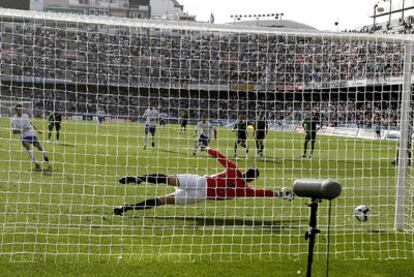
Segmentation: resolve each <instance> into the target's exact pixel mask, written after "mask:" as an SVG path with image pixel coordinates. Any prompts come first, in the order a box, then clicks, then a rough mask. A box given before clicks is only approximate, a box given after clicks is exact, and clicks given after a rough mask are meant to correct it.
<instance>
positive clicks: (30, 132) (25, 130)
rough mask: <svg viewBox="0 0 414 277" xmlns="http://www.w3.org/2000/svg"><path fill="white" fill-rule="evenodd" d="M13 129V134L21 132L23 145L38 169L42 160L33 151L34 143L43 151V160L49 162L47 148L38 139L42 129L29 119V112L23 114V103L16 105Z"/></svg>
mask: <svg viewBox="0 0 414 277" xmlns="http://www.w3.org/2000/svg"><path fill="white" fill-rule="evenodd" d="M11 130H12V132H13V134H20V135H21V141H22V145H23V147H24V148H25V149H26V150H27V152H28V153H29V156H30V158H31V159H32V161H33V162H34V164H35V166H36V170H41V169H42V167H41V165H40V162H39V161H38V160H37V159H36V156H35V155H34V153H33V150H32V145H33V146H34V147H36V148H37V149H39V151H40V152H41V153H42V157H43V160H44V161H45V162H46V163H48V162H49V158H48V157H47V155H46V152H45V150H44V149H43V147H42V145H41V144H40V142H39V140H38V139H37V133H39V134H42V131H40V130H38V129H37V128H36V127H35V126H34V125H33V124H32V123H31V122H30V120H29V116H28V115H27V114H23V105H22V104H17V105H16V115H15V116H14V117H13V118H12V120H11Z"/></svg>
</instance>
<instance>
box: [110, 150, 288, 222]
mask: <svg viewBox="0 0 414 277" xmlns="http://www.w3.org/2000/svg"><path fill="white" fill-rule="evenodd" d="M206 150H207V152H208V154H210V156H212V157H213V158H215V159H217V161H218V162H219V163H220V164H221V165H222V166H223V167H224V168H225V171H224V172H221V173H217V174H214V175H204V176H200V175H194V174H177V175H170V176H167V175H163V174H150V175H144V176H138V177H124V178H122V179H120V180H119V182H120V183H121V184H130V183H134V184H141V183H142V182H146V183H151V184H156V185H167V186H170V187H174V188H175V192H174V193H171V194H167V195H163V196H159V197H156V198H152V199H147V200H144V201H142V202H139V203H136V204H126V205H124V206H120V207H115V208H114V210H113V213H114V215H123V214H124V213H125V212H127V211H132V210H147V209H153V208H156V207H159V206H162V205H190V204H195V203H198V202H202V201H206V200H211V201H218V200H231V199H235V198H239V197H274V198H280V199H284V200H292V199H293V197H294V196H293V193H292V191H290V190H288V189H287V188H282V190H281V191H273V190H269V189H263V188H254V187H250V186H249V184H250V183H252V182H254V181H255V180H256V179H257V178H258V177H259V170H258V169H257V168H251V169H248V170H246V171H245V172H242V171H240V169H239V168H238V167H237V164H235V163H234V162H233V161H231V160H229V159H227V158H226V157H225V156H224V155H223V154H221V153H220V152H218V151H217V150H215V149H206Z"/></svg>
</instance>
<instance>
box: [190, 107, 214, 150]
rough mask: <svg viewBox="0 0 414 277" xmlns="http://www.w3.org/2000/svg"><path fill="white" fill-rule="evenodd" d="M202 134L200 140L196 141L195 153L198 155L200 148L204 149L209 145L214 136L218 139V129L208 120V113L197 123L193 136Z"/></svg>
mask: <svg viewBox="0 0 414 277" xmlns="http://www.w3.org/2000/svg"><path fill="white" fill-rule="evenodd" d="M198 133H199V134H200V136H199V138H198V140H197V141H196V143H195V146H194V151H193V155H196V154H197V152H198V151H199V150H204V149H205V148H206V147H208V144H209V143H210V139H211V137H213V136H214V139H215V140H217V130H216V128H214V126H213V124H211V123H210V122H208V120H207V115H203V116H202V117H201V121H200V122H199V123H198V124H197V126H196V128H195V132H194V135H193V138H194V137H196V136H197V134H198Z"/></svg>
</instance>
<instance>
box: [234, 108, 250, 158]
mask: <svg viewBox="0 0 414 277" xmlns="http://www.w3.org/2000/svg"><path fill="white" fill-rule="evenodd" d="M247 125H248V124H247V120H245V119H244V115H243V113H239V116H238V118H237V121H236V123H235V124H234V127H233V130H235V131H236V136H237V138H236V141H235V143H234V157H237V147H238V146H239V145H240V146H242V147H244V148H246V156H247V154H248V153H249V145H248V144H247Z"/></svg>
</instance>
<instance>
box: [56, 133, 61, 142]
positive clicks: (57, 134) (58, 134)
mask: <svg viewBox="0 0 414 277" xmlns="http://www.w3.org/2000/svg"><path fill="white" fill-rule="evenodd" d="M59 139H60V132H56V142H59Z"/></svg>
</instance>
